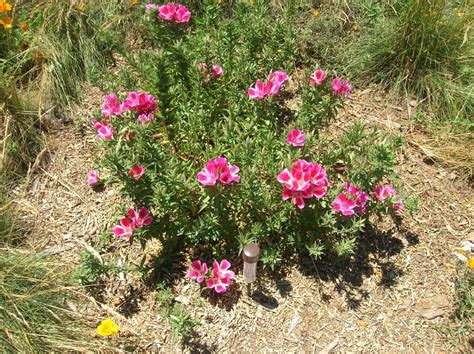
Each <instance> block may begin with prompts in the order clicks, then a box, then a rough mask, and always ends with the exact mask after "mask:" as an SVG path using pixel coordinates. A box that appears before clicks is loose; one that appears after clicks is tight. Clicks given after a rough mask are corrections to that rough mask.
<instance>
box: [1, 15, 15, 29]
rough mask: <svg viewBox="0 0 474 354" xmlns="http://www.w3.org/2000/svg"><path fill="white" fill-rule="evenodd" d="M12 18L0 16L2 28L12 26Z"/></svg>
mask: <svg viewBox="0 0 474 354" xmlns="http://www.w3.org/2000/svg"><path fill="white" fill-rule="evenodd" d="M12 23H13V19H12V18H10V17H5V18H0V24H1V25H3V28H5V29H10V28H12Z"/></svg>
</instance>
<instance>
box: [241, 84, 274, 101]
mask: <svg viewBox="0 0 474 354" xmlns="http://www.w3.org/2000/svg"><path fill="white" fill-rule="evenodd" d="M272 87H273V82H271V81H269V82H267V83H263V82H262V81H260V80H258V81H257V82H256V83H255V88H253V87H251V88H249V89H248V90H247V94H248V95H249V97H250V98H251V99H254V100H255V99H257V100H263V99H264V98H265V97H266V96H267V95H268V93H269V92H270V90H271V89H272Z"/></svg>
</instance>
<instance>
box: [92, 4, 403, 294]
mask: <svg viewBox="0 0 474 354" xmlns="http://www.w3.org/2000/svg"><path fill="white" fill-rule="evenodd" d="M152 5H154V4H149V6H147V7H146V10H147V12H148V16H144V20H143V21H146V22H145V23H146V24H149V23H150V22H151V21H150V18H155V20H156V21H153V23H154V24H155V25H156V24H157V26H155V27H150V31H154V32H153V34H154V35H156V36H155V37H154V38H155V39H156V41H157V42H158V45H159V46H160V47H161V48H162V49H163V50H160V51H139V52H138V53H137V55H134V56H130V57H129V58H128V60H129V64H130V65H129V66H130V69H127V68H124V69H123V71H124V72H125V73H122V74H121V76H120V77H121V78H122V81H123V82H121V84H122V86H123V87H122V88H120V89H116V90H115V92H121V93H120V94H119V93H110V94H108V95H107V96H105V97H104V104H103V105H102V107H97V111H96V112H95V118H94V119H93V121H92V123H93V127H94V134H95V135H96V136H97V141H98V144H99V145H100V146H101V147H102V148H103V152H104V154H103V156H104V158H103V160H102V161H101V162H100V163H99V164H97V166H95V167H94V168H95V170H94V171H95V175H94V176H96V177H97V178H98V176H99V175H100V176H101V178H102V180H103V181H104V184H105V185H107V186H108V185H109V184H111V183H117V184H118V185H119V186H120V187H121V192H122V194H123V195H124V196H126V197H127V200H129V201H131V202H127V204H130V203H133V207H132V208H130V210H128V212H126V210H127V209H128V208H124V207H122V208H121V211H120V213H119V214H118V215H117V218H116V219H115V220H113V222H114V224H115V225H116V226H115V227H114V228H113V230H112V231H113V232H112V233H113V235H114V236H115V242H122V241H120V240H118V239H128V240H129V241H130V242H133V240H134V239H137V238H138V239H139V240H140V242H141V243H145V242H147V240H149V239H150V238H157V239H158V240H160V241H161V243H162V244H163V249H164V252H169V253H171V254H173V252H177V251H182V250H183V249H186V248H188V249H189V250H191V249H192V250H193V252H196V254H203V255H206V256H207V257H208V258H210V259H214V258H217V259H223V258H225V259H232V258H231V257H233V256H235V254H236V253H238V251H239V249H241V248H242V246H243V245H245V244H246V243H249V242H258V243H259V244H260V247H261V249H262V258H261V259H262V261H263V262H264V263H265V264H270V265H272V266H273V265H276V264H278V262H279V260H280V259H282V255H283V254H284V253H292V252H302V253H309V254H316V253H317V252H316V251H315V250H317V249H321V247H323V248H324V250H325V251H326V252H327V253H331V252H333V253H336V254H338V255H345V256H347V255H349V254H351V253H352V252H354V251H355V248H356V247H357V242H356V241H357V237H358V235H359V234H360V233H361V232H362V231H363V230H364V227H365V225H366V224H367V223H368V222H369V220H370V219H369V217H370V216H371V215H372V214H376V215H378V216H382V215H383V214H387V213H388V214H390V215H393V214H394V213H398V212H400V209H401V207H402V205H403V204H404V201H405V200H406V199H405V198H406V195H405V194H404V192H403V190H402V188H401V186H400V185H399V184H398V178H397V174H396V173H395V172H394V171H395V167H396V164H397V160H396V154H395V150H396V148H398V147H400V145H401V142H400V140H399V139H398V138H397V137H392V136H389V135H387V134H383V133H381V132H380V131H379V130H378V129H377V128H372V127H368V126H365V125H363V124H355V125H354V126H352V127H347V128H346V129H345V132H343V133H341V134H339V135H338V137H337V138H333V139H328V138H326V137H325V135H324V134H320V131H321V130H323V129H325V128H326V127H327V124H328V123H330V121H331V119H333V118H334V117H335V116H336V114H337V112H338V110H339V108H340V107H342V106H343V105H344V103H345V102H346V101H347V100H350V99H351V94H352V90H353V89H352V87H351V84H350V83H349V81H348V79H342V78H340V77H338V76H337V75H335V74H332V73H331V74H330V71H329V70H328V69H322V68H311V71H308V72H306V74H305V75H306V76H305V78H304V80H302V82H301V83H298V85H295V87H296V92H293V90H291V91H292V92H289V91H290V90H288V92H287V91H286V88H287V86H289V85H288V82H291V81H292V80H296V76H293V73H292V71H291V68H292V63H293V62H294V59H295V58H294V57H292V56H291V55H292V54H291V53H294V47H293V45H292V43H288V42H287V41H290V40H291V38H292V37H291V36H292V33H290V32H285V33H284V37H281V36H283V34H281V33H280V32H279V31H277V30H276V29H275V28H273V27H274V26H270V25H268V24H266V23H265V22H262V21H259V20H258V19H259V17H258V12H257V10H256V9H253V8H247V7H245V6H244V5H238V9H239V10H238V16H239V21H240V22H239V23H245V26H246V27H245V28H246V29H245V30H240V29H239V28H240V27H239V26H240V25H239V26H236V25H233V22H232V21H231V22H228V23H227V24H226V25H225V26H224V25H222V26H221V25H219V24H218V23H216V22H214V21H215V18H216V17H215V16H217V14H218V11H220V10H219V8H218V7H213V9H214V10H213V11H214V12H213V13H211V12H205V14H204V15H202V16H205V18H198V16H201V14H199V15H196V18H195V20H196V21H193V23H192V24H191V23H190V24H188V25H187V26H186V27H185V28H184V27H182V26H178V24H177V23H176V22H179V23H181V22H180V21H181V20H182V18H186V16H187V15H186V16H185V15H184V14H185V13H186V10H183V9H182V8H180V7H179V6H178V4H176V3H168V4H163V5H155V6H152ZM179 9H181V10H179ZM193 9H194V8H193ZM178 11H181V13H182V14H181V15H177V13H178ZM187 11H189V10H187ZM206 11H207V10H206ZM209 11H211V10H209ZM216 11H217V13H216ZM179 16H181V17H179ZM177 18H178V19H177ZM188 20H189V19H188ZM191 26H192V30H190V28H191ZM200 26H203V28H202V29H201V28H200ZM285 28H286V27H285ZM210 29H212V30H210ZM161 34H163V35H161ZM170 39H171V40H170ZM255 43H262V44H263V46H264V48H262V49H259V46H254V45H253V44H255ZM276 43H279V44H278V45H276ZM270 44H272V45H273V47H269V45H270ZM280 50H281V52H282V53H281V55H280ZM270 53H271V55H270ZM127 70H129V71H127ZM266 73H269V74H266ZM130 78H133V79H130ZM114 84H115V83H114ZM292 87H293V85H292ZM129 90H130V91H129ZM110 91H112V90H108V92H110ZM127 92H128V93H127ZM292 95H296V96H299V98H300V99H301V104H300V106H299V107H298V108H297V109H288V107H287V102H286V99H287V97H289V96H292ZM84 173H86V171H84ZM94 176H88V177H90V183H89V184H91V185H92V184H93V183H92V182H93V181H94V178H95V177H94ZM88 181H89V179H88ZM407 204H408V205H409V204H410V203H407ZM124 214H126V215H124ZM151 215H153V217H152V216H151ZM318 247H319V248H318ZM229 267H230V264H229V263H228V262H227V261H225V262H224V261H222V262H220V263H217V262H215V263H214V264H213V266H212V270H211V269H209V268H211V267H208V266H207V265H206V264H205V263H203V262H202V261H196V262H193V266H192V269H191V270H190V272H189V273H188V275H189V276H190V277H191V278H193V279H196V281H198V282H199V283H201V284H205V285H206V286H207V287H209V288H212V289H215V291H216V292H223V291H225V289H227V288H228V285H229V284H230V282H231V280H232V279H233V276H234V273H232V272H230V270H229Z"/></svg>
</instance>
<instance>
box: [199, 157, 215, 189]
mask: <svg viewBox="0 0 474 354" xmlns="http://www.w3.org/2000/svg"><path fill="white" fill-rule="evenodd" d="M218 179H219V174H218V172H217V168H216V166H215V164H214V161H213V160H209V161H208V163H207V164H206V167H204V170H202V171H201V172H199V173H198V174H197V180H198V181H199V182H200V183H202V184H203V185H205V186H206V187H209V186H213V185H215V184H216V182H217V180H218Z"/></svg>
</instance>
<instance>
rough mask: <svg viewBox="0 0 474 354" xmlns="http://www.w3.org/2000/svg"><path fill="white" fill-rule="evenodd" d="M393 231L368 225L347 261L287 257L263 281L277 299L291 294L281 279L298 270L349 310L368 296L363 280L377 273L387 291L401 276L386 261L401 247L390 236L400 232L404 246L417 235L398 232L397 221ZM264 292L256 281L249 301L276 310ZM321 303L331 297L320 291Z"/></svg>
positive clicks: (330, 257) (275, 303) (415, 240)
mask: <svg viewBox="0 0 474 354" xmlns="http://www.w3.org/2000/svg"><path fill="white" fill-rule="evenodd" d="M395 221H396V225H397V226H395V228H393V229H391V230H388V231H380V230H378V229H376V228H375V227H374V226H373V225H370V224H369V225H368V226H367V228H366V231H365V232H364V233H362V234H361V235H359V239H358V242H357V248H356V250H355V252H354V255H353V256H352V257H351V258H345V257H340V256H337V255H334V254H327V255H325V256H324V257H322V258H321V259H319V260H314V259H313V258H311V257H310V256H308V255H303V254H299V255H296V256H295V257H289V258H288V261H286V262H285V264H283V265H282V267H281V268H280V269H279V270H278V271H268V270H267V271H265V270H264V276H263V278H270V279H272V281H273V282H274V284H275V285H276V288H277V289H278V291H279V293H280V296H282V297H286V296H288V295H289V294H290V293H291V291H292V287H291V284H290V283H289V282H288V281H287V280H286V279H285V278H286V274H287V271H288V270H289V269H291V268H294V267H296V268H298V270H299V271H300V272H301V273H302V274H303V275H305V276H307V277H311V278H314V279H316V280H321V281H324V282H332V283H334V286H335V289H336V291H337V292H339V293H342V294H343V295H344V296H345V297H346V300H347V303H348V306H349V308H350V309H352V310H355V309H357V308H358V307H359V306H360V305H361V303H362V302H363V300H364V299H367V298H368V297H369V293H368V292H367V291H366V290H364V289H362V288H361V287H362V285H363V282H364V278H367V277H370V276H373V275H374V274H375V272H376V271H377V273H378V274H377V275H378V279H377V284H378V285H379V286H381V287H385V288H390V287H392V286H393V285H395V284H396V283H397V281H398V279H399V278H400V277H401V276H402V275H403V271H402V270H401V269H400V268H399V267H397V266H396V265H395V263H393V262H391V261H390V260H389V257H391V256H394V255H396V254H399V253H400V252H401V251H402V250H403V248H404V247H405V245H404V243H403V242H402V240H401V239H399V238H396V237H394V236H393V234H394V233H395V231H399V232H400V231H401V232H402V233H403V237H404V239H405V240H406V244H407V245H408V246H413V245H416V244H418V243H419V239H418V236H417V235H415V234H413V233H412V232H410V231H406V230H403V229H401V227H400V220H395ZM266 293H268V291H266V290H265V289H264V288H263V287H262V284H261V283H260V282H257V288H256V290H255V292H254V293H253V294H252V298H254V300H256V301H257V302H260V303H261V304H262V305H263V306H266V305H268V306H269V308H272V307H273V308H276V307H278V301H276V299H273V298H271V297H269V296H268V295H265V294H266ZM320 296H321V299H322V301H324V302H330V301H331V295H329V294H327V293H325V292H324V291H323V290H322V289H321V290H320Z"/></svg>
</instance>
